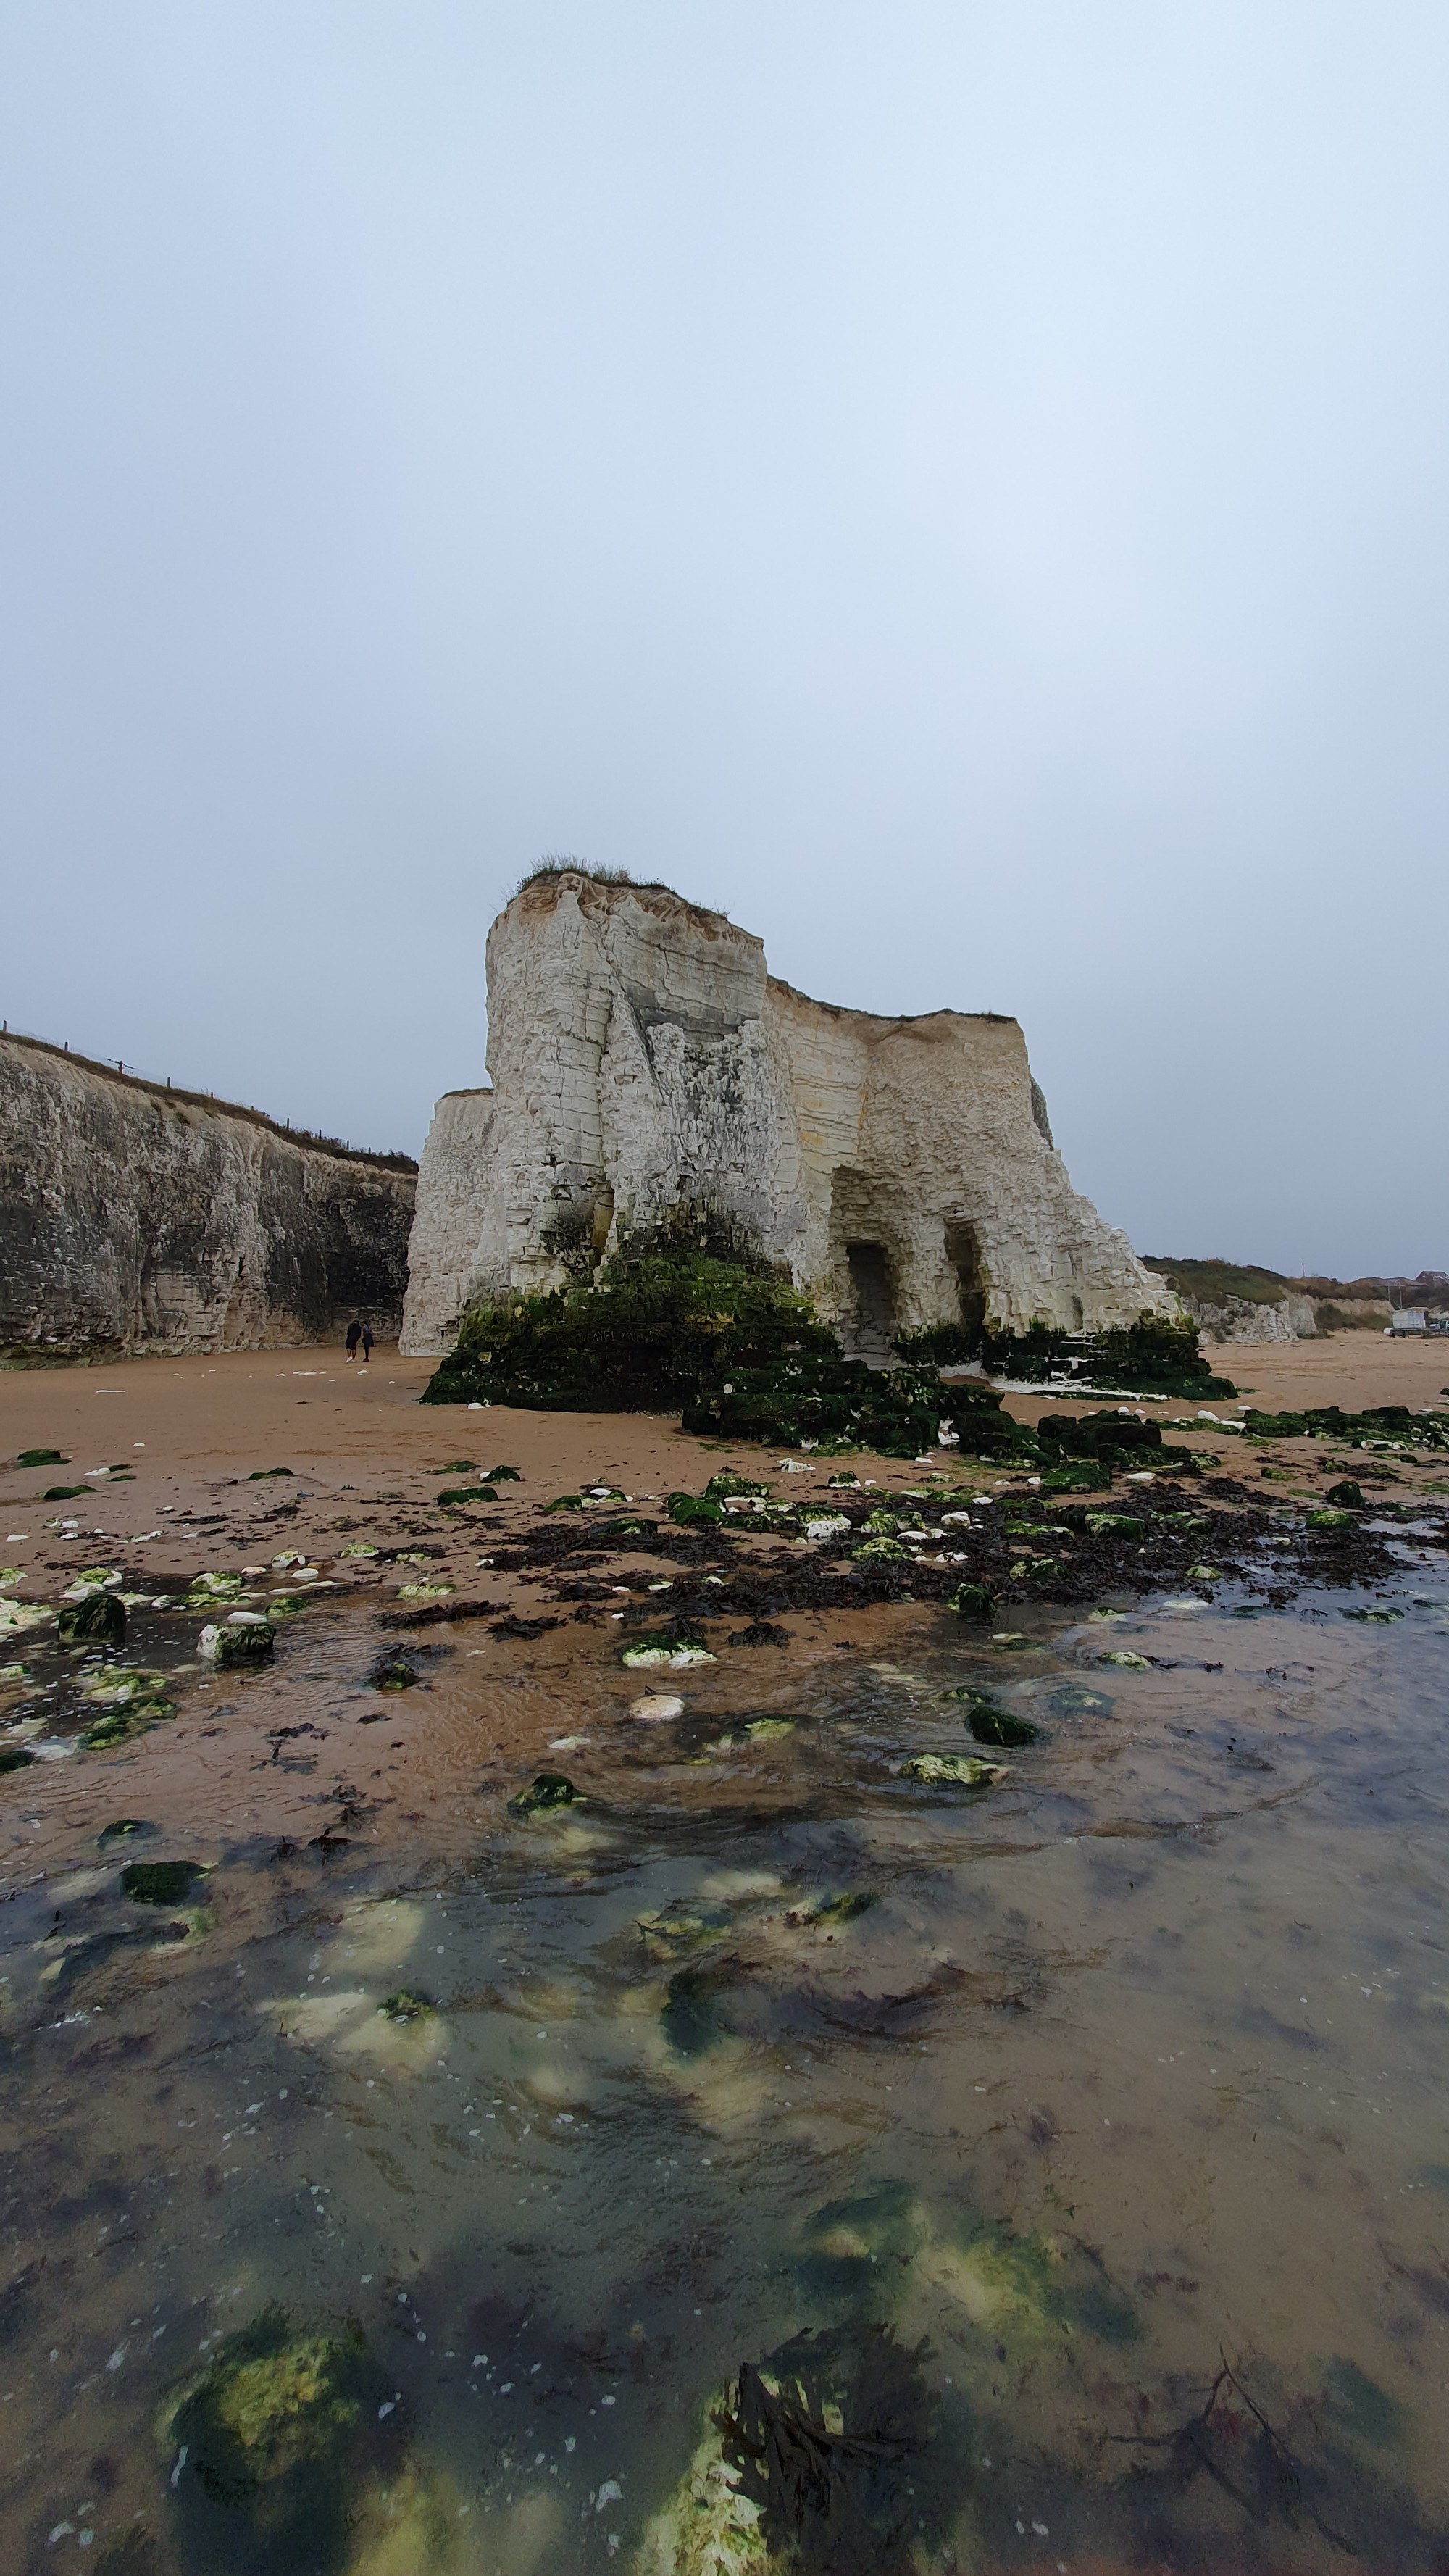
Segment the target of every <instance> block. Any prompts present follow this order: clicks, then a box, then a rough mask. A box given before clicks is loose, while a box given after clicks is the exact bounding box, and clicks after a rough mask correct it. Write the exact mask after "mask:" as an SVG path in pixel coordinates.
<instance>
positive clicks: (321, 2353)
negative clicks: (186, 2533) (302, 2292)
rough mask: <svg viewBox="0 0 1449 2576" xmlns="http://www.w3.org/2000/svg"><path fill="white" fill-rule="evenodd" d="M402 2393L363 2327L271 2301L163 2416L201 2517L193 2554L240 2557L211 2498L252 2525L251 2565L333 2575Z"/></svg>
mask: <svg viewBox="0 0 1449 2576" xmlns="http://www.w3.org/2000/svg"><path fill="white" fill-rule="evenodd" d="M392 2396H393V2390H392V2387H391V2386H390V2384H389V2383H387V2382H386V2381H384V2380H383V2378H382V2374H381V2372H380V2371H379V2370H378V2368H377V2365H376V2364H375V2363H374V2362H373V2361H372V2359H371V2358H370V2356H369V2354H368V2350H367V2346H366V2343H365V2341H364V2338H363V2336H362V2333H361V2331H360V2329H359V2328H357V2327H356V2326H352V2327H349V2328H346V2329H344V2330H343V2331H341V2332H323V2333H317V2332H311V2333H308V2332H305V2331H302V2330H299V2329H298V2328H297V2327H295V2326H294V2325H293V2324H292V2322H291V2320H290V2318H289V2317H288V2315H287V2312H286V2311H285V2309H283V2308H280V2307H275V2306H273V2307H268V2308H265V2309H264V2310H263V2311H262V2313H261V2315H260V2316H259V2317H257V2318H256V2319H255V2320H254V2321H253V2323H252V2324H251V2325H250V2326H247V2327H245V2328H244V2329H243V2330H242V2332H241V2333H240V2334H236V2335H231V2336H229V2337H228V2338H227V2340H226V2341H225V2342H224V2343H223V2344H222V2345H221V2346H220V2348H219V2350H218V2351H217V2352H216V2353H215V2354H214V2355H213V2357H212V2359H211V2360H210V2362H209V2363H208V2366H207V2368H206V2370H205V2371H204V2372H203V2373H202V2374H201V2375H200V2376H199V2377H198V2378H196V2379H194V2380H193V2381H192V2382H191V2384H190V2386H189V2387H187V2388H186V2389H185V2390H183V2392H182V2393H181V2395H180V2396H179V2397H178V2398H177V2399H176V2400H175V2402H174V2403H173V2404H172V2406H171V2407H170V2408H169V2410H168V2411H167V2413H166V2415H165V2417H164V2418H163V2422H162V2427H161V2431H162V2439H163V2441H164V2444H165V2455H166V2465H167V2467H168V2469H169V2471H170V2481H169V2482H170V2485H171V2487H172V2489H173V2491H174V2493H175V2495H176V2499H177V2504H178V2508H179V2509H180V2511H181V2513H182V2515H183V2519H184V2520H185V2521H188V2522H190V2523H191V2524H192V2525H193V2539H192V2544H191V2547H190V2549H189V2550H188V2551H187V2553H186V2563H187V2564H188V2565H193V2566H197V2567H200V2566H203V2565H220V2564H223V2563H224V2564H226V2565H228V2566H230V2565H232V2564H233V2563H235V2561H234V2552H235V2550H236V2547H237V2543H238V2541H239V2540H240V2538H241V2533H240V2532H235V2534H234V2536H233V2533H232V2532H231V2531H229V2530H228V2528H227V2526H226V2525H222V2526H220V2527H218V2526H217V2525H216V2524H215V2522H214V2521H213V2520H212V2518H211V2517H210V2516H209V2515H208V2513H207V2506H208V2505H209V2506H211V2507H217V2506H219V2507H222V2508H224V2509H226V2511H227V2513H228V2517H229V2518H231V2517H234V2518H235V2522H236V2523H239V2524H240V2525H241V2526H242V2529H243V2530H247V2537H248V2540H249V2541H250V2544H251V2546H250V2547H249V2548H247V2551H246V2557H245V2564H246V2566H247V2567H248V2569H251V2568H253V2567H255V2568H256V2569H258V2570H261V2569H263V2568H265V2569H267V2570H271V2569H276V2570H278V2571H280V2570H282V2569H287V2570H289V2571H290V2570H296V2571H298V2576H300V2571H301V2570H303V2569H305V2570H306V2571H307V2576H333V2571H334V2570H340V2569H341V2568H342V2567H343V2565H344V2564H345V2563H346V2562H347V2560H348V2557H349V2554H350V2552H349V2545H348V2533H349V2525H350V2523H351V2520H352V2517H353V2513H354V2509H355V2507H356V2504H357V2501H358V2488H359V2482H360V2480H361V2479H362V2478H363V2477H364V2476H365V2475H366V2472H367V2470H368V2469H369V2467H371V2466H372V2465H373V2464H374V2463H375V2462H376V2461H378V2460H379V2458H381V2457H384V2456H387V2455H389V2454H390V2453H391V2452H392V2450H393V2448H394V2446H395V2443H396V2432H395V2429H394V2428H395V2425H396V2418H395V2417H393V2416H392V2415H391V2400H392ZM384 2410H386V2411H384ZM248 2526H249V2527H250V2528H249V2530H248V2529H247V2527H248ZM208 2528H209V2529H210V2532H211V2542H210V2545H208V2542H207V2540H206V2538H205V2537H203V2534H204V2533H205V2532H206V2531H207V2530H208ZM254 2553H257V2554H254Z"/></svg>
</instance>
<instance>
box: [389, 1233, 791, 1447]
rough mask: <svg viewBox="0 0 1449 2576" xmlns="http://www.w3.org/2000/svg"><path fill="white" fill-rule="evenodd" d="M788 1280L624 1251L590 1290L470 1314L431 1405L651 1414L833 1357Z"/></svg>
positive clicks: (431, 1390)
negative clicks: (760, 1374) (710, 1389)
mask: <svg viewBox="0 0 1449 2576" xmlns="http://www.w3.org/2000/svg"><path fill="white" fill-rule="evenodd" d="M838 1347H839V1346H838V1344H837V1342H836V1339H835V1336H834V1334H833V1333H832V1332H830V1331H829V1330H828V1329H827V1327H826V1326H824V1325H823V1324H818V1323H817V1322H816V1321H815V1319H814V1317H813V1315H812V1313H811V1311H810V1308H809V1306H808V1305H807V1303H806V1301H805V1299H804V1298H803V1297H801V1296H799V1295H798V1294H797V1293H796V1291H795V1290H794V1288H792V1287H791V1286H790V1284H789V1282H788V1281H787V1280H784V1279H781V1278H780V1277H778V1276H777V1275H776V1274H775V1273H774V1272H773V1271H771V1270H768V1269H765V1268H762V1267H750V1266H748V1265H747V1264H745V1263H743V1262H739V1261H724V1260H717V1259H714V1258H713V1257H711V1256H710V1255H709V1254H707V1253H675V1252H651V1253H644V1254H639V1255H634V1256H621V1257H620V1258H619V1259H618V1260H616V1261H615V1262H614V1263H612V1265H611V1266H610V1268H609V1269H608V1270H607V1271H605V1272H603V1273H602V1274H601V1276H600V1277H599V1278H598V1280H597V1281H596V1282H595V1283H594V1284H593V1285H590V1286H584V1285H576V1284H570V1285H569V1286H566V1287H563V1288H558V1289H555V1290H553V1291H552V1292H551V1293H549V1294H547V1295H536V1294H529V1293H525V1292H523V1291H514V1292H513V1293H512V1294H510V1295H509V1296H507V1297H504V1298H502V1299H500V1300H499V1301H498V1302H497V1303H496V1304H494V1305H491V1306H482V1307H475V1308H473V1309H471V1310H470V1311H469V1313H468V1314H466V1315H465V1316H464V1319H463V1323H462V1326H461V1329H460V1331H459V1335H458V1340H457V1344H456V1346H455V1348H454V1349H453V1350H452V1351H451V1352H450V1353H449V1355H448V1357H447V1358H446V1359H445V1360H444V1361H443V1363H442V1365H441V1367H440V1368H439V1369H438V1370H437V1371H436V1372H435V1374H434V1375H433V1377H432V1378H431V1379H430V1380H429V1382H428V1385H427V1387H426V1389H425V1391H424V1395H423V1401H424V1403H426V1404H471V1403H474V1402H481V1403H485V1404H516V1405H521V1406H524V1407H527V1408H529V1409H531V1410H534V1411H553V1412H565V1413H570V1412H572V1413H595V1412H606V1413H607V1412H616V1413H628V1412H651V1411H662V1410H663V1409H664V1408H666V1407H667V1406H669V1405H672V1404H677V1403H681V1402H685V1401H688V1400H690V1399H692V1398H693V1397H694V1396H695V1394H696V1392H697V1390H698V1389H699V1388H700V1387H702V1386H706V1385H717V1384H720V1383H722V1381H723V1380H724V1379H726V1378H728V1377H730V1376H731V1375H732V1374H733V1373H734V1372H735V1371H736V1370H737V1369H741V1370H743V1369H766V1370H769V1369H773V1368H774V1367H776V1366H778V1365H779V1363H780V1362H781V1361H783V1360H784V1359H785V1358H786V1357H787V1356H793V1355H799V1354H802V1353H811V1352H822V1353H829V1352H833V1351H835V1350H837V1349H838Z"/></svg>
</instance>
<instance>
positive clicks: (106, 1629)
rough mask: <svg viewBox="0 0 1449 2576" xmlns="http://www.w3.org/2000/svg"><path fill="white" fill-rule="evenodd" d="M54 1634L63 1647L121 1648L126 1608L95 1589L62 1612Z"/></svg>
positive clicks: (116, 1598)
mask: <svg viewBox="0 0 1449 2576" xmlns="http://www.w3.org/2000/svg"><path fill="white" fill-rule="evenodd" d="M55 1632H56V1635H57V1637H58V1638H59V1639H60V1642H61V1644H62V1645H63V1646H124V1644H125V1642H126V1605H125V1603H124V1601H122V1600H120V1599H119V1597H118V1596H117V1594H116V1593H114V1592H105V1591H102V1590H101V1589H100V1588H99V1586H97V1587H95V1588H94V1589H92V1590H91V1591H90V1592H88V1593H87V1595H86V1597H85V1599H84V1601H76V1602H73V1603H70V1604H68V1605H67V1607H66V1608H65V1609H64V1610H62V1612H61V1614H60V1617H59V1618H58V1619H57V1621H56V1623H55Z"/></svg>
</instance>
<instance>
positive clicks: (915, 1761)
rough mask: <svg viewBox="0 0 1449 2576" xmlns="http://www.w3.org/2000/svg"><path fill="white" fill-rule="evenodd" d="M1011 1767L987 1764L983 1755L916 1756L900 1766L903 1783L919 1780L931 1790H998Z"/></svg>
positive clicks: (922, 1754)
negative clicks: (997, 1787)
mask: <svg viewBox="0 0 1449 2576" xmlns="http://www.w3.org/2000/svg"><path fill="white" fill-rule="evenodd" d="M1008 1768H1009V1765H1008V1764H1006V1763H1005V1762H987V1761H985V1760H984V1759H983V1757H982V1756H981V1755H980V1754H979V1753H912V1754H910V1755H908V1756H907V1758H906V1760H905V1761H904V1762H903V1763H902V1764H901V1765H900V1770H899V1775H898V1776H899V1777H900V1778H901V1779H902V1780H919V1781H920V1782H921V1783H922V1785H923V1787H925V1788H927V1789H994V1788H995V1787H996V1785H997V1782H998V1781H1000V1780H1004V1779H1005V1778H1006V1774H1007V1770H1008Z"/></svg>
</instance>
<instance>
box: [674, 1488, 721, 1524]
mask: <svg viewBox="0 0 1449 2576" xmlns="http://www.w3.org/2000/svg"><path fill="white" fill-rule="evenodd" d="M666 1509H667V1510H668V1513H669V1517H670V1519H671V1520H672V1521H676V1522H677V1523H678V1524H679V1526H680V1527H681V1528H685V1529H687V1528H688V1526H689V1524H690V1522H691V1521H709V1522H713V1521H722V1520H723V1519H724V1516H725V1515H724V1505H723V1503H717V1502H716V1501H715V1500H714V1499H713V1497H712V1496H711V1495H709V1494H670V1495H669V1497H668V1499H667V1503H666Z"/></svg>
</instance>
